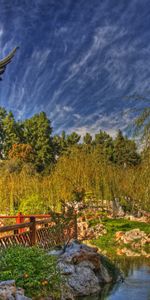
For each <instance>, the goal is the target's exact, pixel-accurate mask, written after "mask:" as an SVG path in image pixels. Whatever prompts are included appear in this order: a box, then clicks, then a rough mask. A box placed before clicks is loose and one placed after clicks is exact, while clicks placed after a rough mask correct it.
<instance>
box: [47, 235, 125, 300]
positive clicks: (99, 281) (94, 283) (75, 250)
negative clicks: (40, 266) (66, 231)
mask: <svg viewBox="0 0 150 300" xmlns="http://www.w3.org/2000/svg"><path fill="white" fill-rule="evenodd" d="M97 251H98V249H97V248H93V247H89V246H87V245H85V244H80V243H79V242H76V241H73V242H71V243H70V244H69V245H67V247H66V248H65V250H64V251H63V252H62V253H60V252H59V258H58V268H59V271H60V274H61V277H62V281H63V285H62V298H63V299H74V297H77V296H85V295H91V294H95V293H99V292H100V291H101V290H102V288H103V286H104V284H106V283H112V282H115V281H117V280H121V278H122V275H121V273H120V272H119V270H118V269H117V268H116V267H115V266H114V265H113V264H112V263H111V262H110V261H109V260H108V259H107V258H106V257H104V256H103V255H101V254H99V253H98V252H97ZM50 254H52V253H50ZM53 254H54V252H53ZM55 254H56V255H57V253H55Z"/></svg>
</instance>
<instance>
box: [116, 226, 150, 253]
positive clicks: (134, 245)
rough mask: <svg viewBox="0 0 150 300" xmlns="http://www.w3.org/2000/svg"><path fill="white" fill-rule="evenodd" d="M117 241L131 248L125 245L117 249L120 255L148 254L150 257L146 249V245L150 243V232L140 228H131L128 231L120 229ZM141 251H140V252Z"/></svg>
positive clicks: (117, 233)
mask: <svg viewBox="0 0 150 300" xmlns="http://www.w3.org/2000/svg"><path fill="white" fill-rule="evenodd" d="M115 238H116V241H117V242H118V244H119V245H129V246H130V248H131V249H130V248H127V247H124V248H122V249H118V250H117V254H118V255H126V256H140V255H143V256H146V257H150V255H149V254H147V253H146V252H145V251H144V247H145V246H146V245H149V244H150V234H146V233H145V232H144V231H141V230H140V229H139V228H136V229H132V230H129V231H127V232H123V231H118V232H116V235H115ZM139 251H140V252H139Z"/></svg>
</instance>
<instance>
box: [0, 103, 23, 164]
mask: <svg viewBox="0 0 150 300" xmlns="http://www.w3.org/2000/svg"><path fill="white" fill-rule="evenodd" d="M21 138H22V137H21V127H20V125H19V123H18V122H16V121H15V118H14V116H13V114H12V112H9V113H7V112H6V110H5V109H3V108H1V109H0V150H1V158H4V159H5V158H7V157H8V153H9V150H10V149H11V148H12V145H13V144H17V143H20V142H21Z"/></svg>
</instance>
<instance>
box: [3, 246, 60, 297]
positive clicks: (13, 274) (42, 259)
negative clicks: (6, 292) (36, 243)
mask: <svg viewBox="0 0 150 300" xmlns="http://www.w3.org/2000/svg"><path fill="white" fill-rule="evenodd" d="M11 279H14V280H15V282H16V286H17V287H22V288H23V289H24V290H25V295H26V296H28V297H32V299H34V298H36V297H38V296H43V297H44V296H53V297H54V298H59V296H60V292H59V291H60V277H59V274H58V272H57V269H56V258H54V257H53V256H50V255H48V254H47V253H46V252H45V251H44V250H42V249H38V248H36V247H32V248H26V247H21V246H15V247H11V248H8V249H6V250H2V251H1V252H0V281H5V280H11Z"/></svg>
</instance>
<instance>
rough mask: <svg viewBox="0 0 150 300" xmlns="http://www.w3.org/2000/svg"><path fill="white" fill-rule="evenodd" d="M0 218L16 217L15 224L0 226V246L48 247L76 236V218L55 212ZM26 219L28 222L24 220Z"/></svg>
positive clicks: (1, 217)
mask: <svg viewBox="0 0 150 300" xmlns="http://www.w3.org/2000/svg"><path fill="white" fill-rule="evenodd" d="M0 219H16V223H17V224H13V225H8V226H2V227H0V248H7V247H9V246H14V245H24V246H34V245H37V246H38V247H42V248H45V249H49V248H51V247H52V246H56V245H61V244H64V243H65V242H67V241H68V240H70V239H71V238H75V239H76V238H77V218H76V214H73V215H72V216H69V217H68V216H62V215H61V214H57V216H56V218H55V220H54V219H53V218H52V217H51V216H50V215H33V216H26V215H22V214H21V213H19V214H18V215H17V216H0ZM26 219H28V220H29V222H25V220H26Z"/></svg>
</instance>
